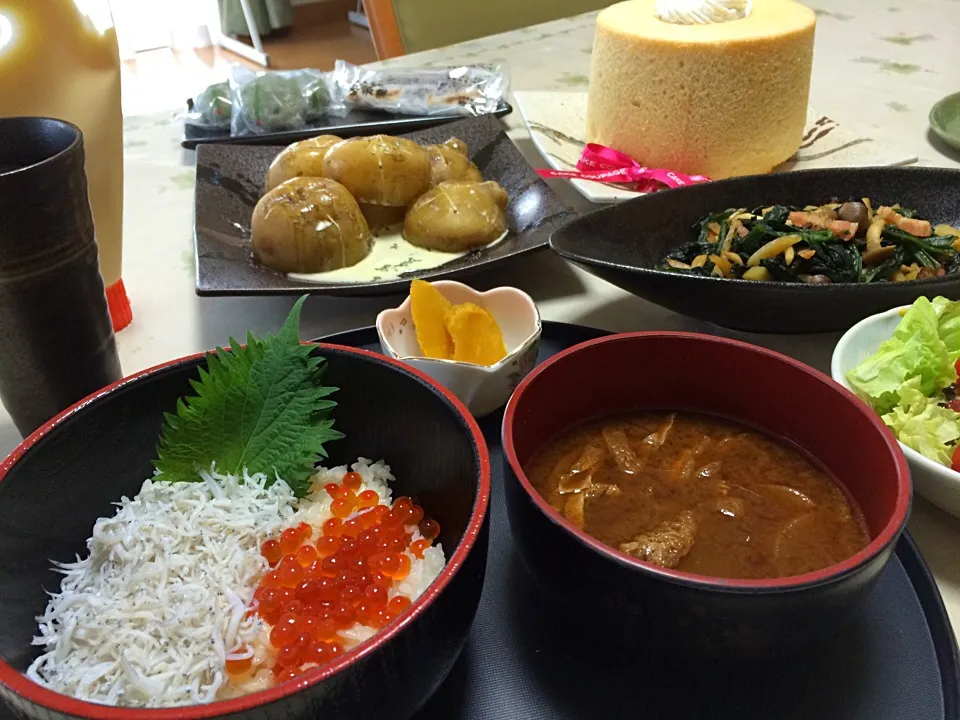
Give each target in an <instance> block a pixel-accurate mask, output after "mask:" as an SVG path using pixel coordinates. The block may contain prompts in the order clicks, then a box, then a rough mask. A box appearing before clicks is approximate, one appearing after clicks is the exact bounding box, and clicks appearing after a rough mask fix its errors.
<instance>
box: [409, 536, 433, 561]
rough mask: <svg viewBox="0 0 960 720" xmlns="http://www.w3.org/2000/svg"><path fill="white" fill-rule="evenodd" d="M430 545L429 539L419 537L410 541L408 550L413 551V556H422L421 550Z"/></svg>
mask: <svg viewBox="0 0 960 720" xmlns="http://www.w3.org/2000/svg"><path fill="white" fill-rule="evenodd" d="M428 547H430V541H429V540H427V539H426V538H420V539H419V540H414V541H413V542H412V543H410V552H412V553H413V555H414V557H417V558H422V557H423V551H424V550H426V549H427V548H428Z"/></svg>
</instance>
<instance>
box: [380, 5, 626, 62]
mask: <svg viewBox="0 0 960 720" xmlns="http://www.w3.org/2000/svg"><path fill="white" fill-rule="evenodd" d="M615 1H616V0H363V6H364V10H365V11H366V14H367V19H368V20H369V22H370V33H371V34H372V35H373V44H374V47H375V48H376V50H377V57H379V58H380V59H381V60H386V59H387V58H391V57H396V56H397V55H406V54H409V53H414V52H419V51H421V50H430V49H432V48H437V47H443V46H444V45H451V44H453V43H458V42H464V41H466V40H473V39H474V38H478V37H485V36H487V35H494V34H496V33H501V32H506V31H508V30H516V29H517V28H521V27H527V26H528V25H536V24H537V23H542V22H547V21H548V20H556V19H558V18H562V17H570V16H571V15H578V14H580V13H584V12H589V11H591V10H599V9H600V8H604V7H606V6H607V5H612V4H613V2H615Z"/></svg>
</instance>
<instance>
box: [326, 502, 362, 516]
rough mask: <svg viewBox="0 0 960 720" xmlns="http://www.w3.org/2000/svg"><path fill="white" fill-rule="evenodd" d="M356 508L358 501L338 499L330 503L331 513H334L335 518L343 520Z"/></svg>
mask: <svg viewBox="0 0 960 720" xmlns="http://www.w3.org/2000/svg"><path fill="white" fill-rule="evenodd" d="M354 507H356V501H351V500H350V499H349V498H346V497H338V498H336V499H334V501H333V502H331V503H330V512H332V513H333V516H334V517H335V518H340V519H343V518H345V517H348V516H349V515H350V513H352V512H353V509H354Z"/></svg>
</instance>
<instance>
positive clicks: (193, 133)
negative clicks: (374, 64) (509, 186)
mask: <svg viewBox="0 0 960 720" xmlns="http://www.w3.org/2000/svg"><path fill="white" fill-rule="evenodd" d="M512 112H513V106H512V105H510V103H508V102H506V101H503V100H501V101H500V104H499V105H498V106H497V109H496V110H494V111H493V112H492V113H491V115H492V116H493V117H498V118H499V117H503V116H504V115H509V114H510V113H512ZM462 119H463V118H462V117H461V116H459V115H395V114H393V113H385V112H376V111H375V110H351V111H350V112H349V113H347V114H346V115H345V116H344V117H330V118H324V119H323V120H322V121H320V122H318V123H315V124H313V125H311V126H310V127H308V128H303V129H301V130H284V131H282V132H273V133H264V134H263V135H246V136H241V137H232V136H231V135H230V131H229V130H227V131H226V133H225V132H224V131H223V130H222V129H214V130H211V129H210V128H204V127H200V126H199V125H190V124H186V125H184V126H183V140H182V141H181V143H180V145H181V146H182V147H184V148H186V149H187V150H193V149H195V148H196V147H197V146H198V145H206V144H209V143H217V144H219V145H289V144H290V143H295V142H297V141H298V140H305V139H306V138H310V137H314V136H315V135H325V134H326V135H339V136H340V137H343V138H348V137H354V136H356V135H399V134H400V133H407V132H413V131H414V130H423V129H425V128H429V127H436V126H439V125H446V124H448V123H451V122H456V121H458V120H462Z"/></svg>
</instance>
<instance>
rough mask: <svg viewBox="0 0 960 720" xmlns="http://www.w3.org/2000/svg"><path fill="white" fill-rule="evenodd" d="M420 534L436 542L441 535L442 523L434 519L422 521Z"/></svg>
mask: <svg viewBox="0 0 960 720" xmlns="http://www.w3.org/2000/svg"><path fill="white" fill-rule="evenodd" d="M420 534H421V535H423V536H424V537H425V538H426V539H427V540H436V539H437V535H439V534H440V523H438V522H437V521H436V520H434V519H433V518H424V519H423V520H421V521H420Z"/></svg>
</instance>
